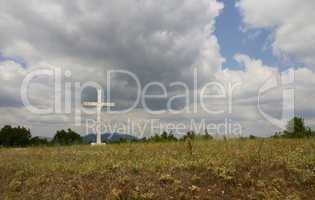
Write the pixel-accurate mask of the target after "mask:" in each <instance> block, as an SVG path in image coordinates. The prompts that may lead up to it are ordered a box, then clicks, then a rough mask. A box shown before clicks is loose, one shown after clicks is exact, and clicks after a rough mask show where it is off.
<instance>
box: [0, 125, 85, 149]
mask: <svg viewBox="0 0 315 200" xmlns="http://www.w3.org/2000/svg"><path fill="white" fill-rule="evenodd" d="M81 141H82V139H81V136H80V135H79V134H78V133H76V132H74V131H73V130H71V129H68V130H67V131H65V130H60V131H57V132H56V134H55V136H54V137H53V139H52V140H51V141H48V140H47V139H46V138H41V137H32V134H31V131H30V129H27V128H25V127H21V126H18V127H12V126H10V125H6V126H4V127H3V128H2V129H1V130H0V146H3V147H26V146H43V145H71V144H80V143H81Z"/></svg>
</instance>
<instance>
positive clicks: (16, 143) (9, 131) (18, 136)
mask: <svg viewBox="0 0 315 200" xmlns="http://www.w3.org/2000/svg"><path fill="white" fill-rule="evenodd" d="M31 137H32V135H31V132H30V130H29V129H26V128H24V127H20V126H18V127H16V128H13V127H11V126H9V125H7V126H4V127H3V128H2V129H1V131H0V145H1V146H5V147H23V146H27V145H28V144H29V143H30V139H31Z"/></svg>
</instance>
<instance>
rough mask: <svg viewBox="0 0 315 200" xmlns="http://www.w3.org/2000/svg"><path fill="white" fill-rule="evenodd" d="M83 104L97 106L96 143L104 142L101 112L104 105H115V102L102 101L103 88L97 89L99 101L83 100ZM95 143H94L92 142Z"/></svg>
mask: <svg viewBox="0 0 315 200" xmlns="http://www.w3.org/2000/svg"><path fill="white" fill-rule="evenodd" d="M83 106H86V107H96V114H97V119H96V145H100V144H102V138H101V137H102V136H101V135H102V133H101V123H102V121H101V113H102V108H103V107H114V106H115V103H109V102H103V101H102V89H101V88H98V89H97V102H83ZM92 145H93V144H92Z"/></svg>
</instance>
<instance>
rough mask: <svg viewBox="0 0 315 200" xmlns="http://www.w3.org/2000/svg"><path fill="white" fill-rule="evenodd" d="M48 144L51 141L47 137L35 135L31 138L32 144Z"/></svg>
mask: <svg viewBox="0 0 315 200" xmlns="http://www.w3.org/2000/svg"><path fill="white" fill-rule="evenodd" d="M48 144H49V142H48V140H47V139H45V138H40V137H33V138H31V139H30V145H31V146H42V145H48Z"/></svg>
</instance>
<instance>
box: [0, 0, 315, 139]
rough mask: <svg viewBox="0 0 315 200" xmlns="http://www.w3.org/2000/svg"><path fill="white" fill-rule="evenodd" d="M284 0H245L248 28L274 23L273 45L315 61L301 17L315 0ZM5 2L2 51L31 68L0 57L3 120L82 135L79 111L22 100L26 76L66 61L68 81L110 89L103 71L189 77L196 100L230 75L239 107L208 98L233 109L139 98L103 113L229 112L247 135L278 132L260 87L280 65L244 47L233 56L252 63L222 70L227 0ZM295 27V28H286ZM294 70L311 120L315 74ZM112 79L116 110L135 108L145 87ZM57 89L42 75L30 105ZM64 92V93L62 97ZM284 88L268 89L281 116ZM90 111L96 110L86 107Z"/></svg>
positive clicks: (0, 20) (0, 0)
mask: <svg viewBox="0 0 315 200" xmlns="http://www.w3.org/2000/svg"><path fill="white" fill-rule="evenodd" d="M255 2H256V3H255ZM286 2H288V3H287V4H285V7H281V6H282V4H284V1H282V0H281V1H277V2H271V1H270V4H271V5H272V6H273V9H275V10H277V9H278V11H279V12H272V14H273V15H270V13H268V14H269V15H268V14H265V11H264V10H262V9H261V8H262V7H266V6H262V4H263V5H268V1H264V2H262V1H261V2H260V1H249V0H241V1H240V2H239V7H240V9H241V10H242V13H243V16H244V22H245V23H246V24H247V25H248V26H251V27H255V28H261V27H263V28H273V29H274V33H275V40H274V43H273V46H274V51H275V52H278V53H281V54H282V53H285V54H288V55H289V56H291V55H293V56H296V57H297V58H299V59H301V60H303V62H305V63H306V64H307V65H309V64H311V63H312V62H313V57H314V56H313V55H312V53H311V52H314V51H311V48H313V47H312V46H314V45H312V42H313V41H314V40H311V39H310V38H311V37H313V31H312V28H311V24H312V23H311V22H305V23H304V22H303V23H300V20H301V19H300V18H301V17H300V15H302V14H303V13H304V14H305V15H307V16H308V17H309V18H307V19H311V17H312V16H311V14H309V10H306V9H310V8H309V7H308V6H307V4H312V3H308V2H304V3H303V5H300V6H298V5H297V4H296V3H295V1H293V0H291V1H286ZM0 5H1V6H0V29H1V30H2V32H1V37H0V53H1V54H2V55H4V57H15V58H20V59H22V60H23V61H25V63H26V65H27V67H26V68H24V67H23V66H21V65H20V64H19V63H17V62H14V61H8V60H6V61H2V62H1V63H0V83H1V86H0V93H1V96H0V113H1V116H0V124H2V125H4V124H22V125H26V126H28V127H30V128H32V130H33V132H34V134H35V135H50V136H52V134H53V133H54V131H55V130H56V129H60V128H67V127H72V128H75V129H77V130H78V131H80V132H81V133H84V132H85V130H84V127H75V126H74V116H73V115H74V113H69V114H51V115H35V114H32V113H30V112H29V111H28V110H27V109H26V108H25V107H23V104H22V102H21V97H20V88H21V84H22V81H23V79H24V78H25V76H26V74H28V73H29V72H32V71H33V70H36V69H47V68H49V69H56V68H58V67H61V68H62V69H63V71H62V72H65V71H66V70H70V71H71V76H70V77H63V80H62V81H68V82H70V83H72V84H73V83H74V82H75V81H79V82H81V83H85V82H86V81H96V82H97V83H99V84H100V85H102V86H104V87H105V86H106V84H107V83H106V80H105V71H107V70H111V69H119V70H128V71H130V72H132V73H134V74H135V75H136V76H137V77H138V78H139V81H140V83H141V85H142V86H144V85H145V84H146V83H148V82H150V81H159V82H161V83H162V84H164V85H166V86H168V85H169V84H170V83H171V82H175V81H182V82H184V83H186V84H187V85H188V90H189V92H190V95H189V98H193V94H194V93H193V92H194V90H197V92H201V90H202V86H204V84H205V83H207V82H209V81H217V82H219V83H222V84H223V85H224V86H225V87H227V86H228V83H237V82H240V83H241V85H240V87H239V88H237V89H235V90H234V91H233V92H235V93H233V102H232V103H233V111H232V112H231V113H229V112H227V110H226V106H227V101H226V99H225V100H210V101H206V102H205V103H206V104H207V106H210V107H212V108H215V109H220V108H224V109H225V111H226V112H224V113H222V114H219V115H209V113H207V112H204V110H203V109H202V108H200V104H198V106H199V107H198V108H199V109H198V110H199V112H196V113H178V114H172V113H163V114H160V115H151V114H149V113H147V112H146V111H145V110H143V108H142V107H141V106H137V107H136V109H134V110H133V111H132V112H130V113H127V114H124V115H118V114H114V115H112V114H108V113H105V112H104V113H103V117H104V119H110V120H116V121H127V120H128V118H132V119H135V120H137V119H156V118H158V119H162V120H163V121H164V122H167V121H169V122H175V121H177V122H178V121H185V120H188V119H207V120H209V121H212V122H222V121H224V120H225V118H231V119H233V120H234V121H237V122H240V123H241V124H242V125H243V128H245V130H244V131H245V132H246V133H248V134H251V133H254V132H255V133H257V134H260V135H270V134H271V132H272V131H270V130H274V129H275V127H274V126H273V125H272V124H271V123H270V122H268V121H267V120H266V119H264V117H263V116H262V115H261V114H260V113H259V112H258V110H257V95H258V90H259V89H260V88H261V87H262V85H264V83H265V82H266V81H267V80H268V79H269V78H270V77H272V76H276V77H279V76H280V72H279V71H278V70H277V69H276V68H274V67H272V66H266V65H264V63H263V62H262V61H261V60H259V59H253V58H251V57H249V56H248V55H242V54H237V55H236V56H235V59H236V61H237V62H239V63H241V64H242V65H243V66H244V70H228V69H227V70H223V71H222V70H220V69H221V66H222V63H223V62H224V58H223V57H222V56H221V54H220V45H219V44H218V41H217V38H216V36H215V35H214V30H215V19H216V17H217V16H219V14H220V12H221V11H222V9H223V7H224V6H223V4H222V3H219V2H218V1H216V0H163V1H155V0H129V1H125V0H115V1H99V0H78V1H66V0H57V1H48V0H31V1H27V2H24V1H19V0H11V1H5V0H0ZM312 5H313V4H312ZM309 6H311V5H309ZM280 7H281V8H280ZM293 8H294V9H296V11H295V12H293V11H292V9H293ZM283 10H284V11H283ZM280 11H281V12H280ZM275 13H277V14H275ZM290 13H291V14H290ZM292 13H296V14H294V15H292ZM265 15H268V16H265ZM286 15H288V16H289V17H288V18H287V19H285V18H284V17H285V16H286ZM304 18H305V17H304ZM304 20H305V19H304ZM298 25H299V26H301V27H298ZM288 27H289V28H288ZM291 29H292V30H291ZM292 31H293V33H296V34H293V35H290V34H287V32H292ZM297 31H300V32H297ZM299 33H300V34H299ZM298 37H301V38H303V40H299V39H298ZM287 40H291V41H289V42H287ZM306 40H307V41H306ZM303 41H304V42H303ZM288 45H292V46H288ZM307 49H308V50H307ZM194 68H197V72H198V81H197V83H198V87H197V88H193V87H194V80H193V77H194V71H193V69H194ZM295 74H296V80H297V83H296V88H298V91H297V104H296V109H297V112H298V113H299V112H300V113H301V112H305V111H308V112H309V113H310V114H309V115H310V117H309V118H312V117H313V113H315V111H312V110H310V109H309V107H308V106H305V105H307V104H308V103H310V102H309V101H310V99H315V97H314V96H312V97H311V98H304V97H306V96H308V97H309V96H310V94H313V93H314V91H313V85H314V80H315V75H314V73H313V72H312V71H310V70H309V69H308V68H300V69H297V70H295ZM111 86H112V90H111V91H112V94H111V95H112V100H113V101H114V102H116V103H117V109H119V108H124V107H129V106H130V104H131V103H133V100H134V98H135V95H136V92H137V89H138V88H136V83H135V81H134V80H132V79H130V77H129V78H126V77H124V76H116V77H115V79H114V81H113V82H112V83H111ZM53 88H54V85H53V84H52V83H51V82H49V81H47V80H41V79H39V80H34V81H33V82H32V84H31V86H30V90H29V91H31V92H30V94H29V98H30V99H31V102H32V104H34V105H35V106H43V107H45V106H49V105H51V103H52V101H53V98H54V96H53V95H51V94H50V91H52V89H53ZM167 89H168V96H167V99H169V98H171V97H172V96H173V95H178V94H179V93H180V94H182V93H181V92H182V91H181V90H178V89H174V88H171V87H169V86H168V87H167ZM151 92H156V91H155V90H152V91H151ZM64 95H65V94H64V93H61V96H64ZM281 95H282V89H281V88H280V89H278V90H276V91H275V92H271V93H268V94H267V95H266V96H264V99H263V104H264V105H263V106H264V107H263V108H264V110H265V111H266V112H268V113H270V114H273V115H276V116H275V117H278V116H279V115H280V113H281V102H282V99H281V97H282V96H281ZM91 96H93V98H92V99H91ZM95 96H96V95H95V91H90V90H87V91H85V94H83V98H85V97H87V98H88V99H89V100H95ZM79 100H80V99H72V101H79ZM79 103H81V102H79ZM177 103H178V104H179V105H178V106H179V107H180V105H182V104H181V103H182V101H179V102H177ZM197 103H200V100H197ZM150 105H152V108H153V109H154V108H155V109H163V108H165V106H166V102H165V101H164V100H161V101H153V102H151V104H150ZM186 106H187V105H186ZM189 106H190V107H191V108H192V107H194V105H189ZM73 112H74V111H73ZM93 116H94V115H93ZM82 117H83V118H91V116H88V115H84V116H82ZM257 129H259V130H257Z"/></svg>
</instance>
